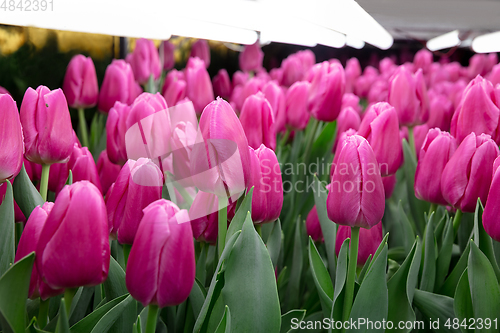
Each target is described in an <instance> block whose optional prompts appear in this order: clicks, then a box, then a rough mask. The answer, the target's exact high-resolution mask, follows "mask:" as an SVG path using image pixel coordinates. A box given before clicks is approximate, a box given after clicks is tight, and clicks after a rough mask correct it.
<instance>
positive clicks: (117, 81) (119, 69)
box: [97, 59, 142, 113]
mask: <svg viewBox="0 0 500 333" xmlns="http://www.w3.org/2000/svg"><path fill="white" fill-rule="evenodd" d="M141 92H142V89H141V87H140V86H139V84H137V82H135V78H134V73H133V72H132V68H131V67H130V65H129V64H128V63H126V62H125V60H116V59H115V60H113V61H112V62H111V64H110V65H109V66H108V68H106V72H105V73H104V80H103V81H102V86H101V91H100V93H99V102H98V104H97V108H98V109H99V110H100V111H102V112H104V113H108V111H109V109H111V108H112V107H113V105H115V102H117V101H118V102H122V103H124V104H127V105H128V104H132V102H133V101H134V99H135V98H136V97H137V96H139V94H140V93H141Z"/></svg>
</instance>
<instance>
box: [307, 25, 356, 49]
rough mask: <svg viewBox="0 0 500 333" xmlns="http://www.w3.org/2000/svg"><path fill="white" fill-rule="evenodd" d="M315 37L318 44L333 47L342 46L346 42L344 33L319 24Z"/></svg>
mask: <svg viewBox="0 0 500 333" xmlns="http://www.w3.org/2000/svg"><path fill="white" fill-rule="evenodd" d="M315 37H316V40H317V41H318V44H321V45H325V46H330V47H334V48H337V49H339V48H341V47H344V46H345V44H346V36H345V35H344V34H341V33H340V32H337V31H334V30H331V29H328V28H323V27H320V26H318V29H317V34H316V36H315ZM363 44H364V43H363Z"/></svg>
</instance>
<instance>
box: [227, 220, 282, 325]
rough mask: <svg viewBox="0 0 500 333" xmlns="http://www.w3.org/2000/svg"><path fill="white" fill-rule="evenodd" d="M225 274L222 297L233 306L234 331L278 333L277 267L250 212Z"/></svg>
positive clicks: (279, 320) (230, 306)
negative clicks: (256, 228) (275, 268)
mask: <svg viewBox="0 0 500 333" xmlns="http://www.w3.org/2000/svg"><path fill="white" fill-rule="evenodd" d="M224 275H225V277H224V279H225V283H224V288H223V289H222V296H223V297H224V301H225V303H226V305H227V306H229V308H230V309H231V331H232V332H238V333H244V332H269V333H272V332H279V330H280V327H281V310H280V304H279V298H278V289H277V287H276V277H275V274H274V268H273V264H272V262H271V258H270V257H269V253H268V252H267V249H266V246H265V245H264V242H263V241H262V239H261V238H260V236H259V234H258V233H257V232H256V231H255V228H254V226H253V223H252V219H251V217H250V213H248V215H247V218H246V220H245V223H244V225H243V230H242V232H241V235H240V237H239V238H238V240H237V241H236V243H235V245H234V248H233V250H232V251H231V254H230V255H229V258H228V259H227V262H226V271H225V273H224ZM252 305H254V306H252ZM256 318H258V320H256Z"/></svg>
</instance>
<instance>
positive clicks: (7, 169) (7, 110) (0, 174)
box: [0, 94, 24, 184]
mask: <svg viewBox="0 0 500 333" xmlns="http://www.w3.org/2000/svg"><path fill="white" fill-rule="evenodd" d="M0 114H1V115H2V116H1V119H2V121H1V122H0V147H2V149H0V184H1V183H3V182H4V181H5V180H7V179H11V178H13V177H15V176H16V175H17V174H18V173H19V171H20V170H21V167H22V164H23V154H24V142H23V130H22V127H21V121H20V120H19V112H18V111H17V106H16V102H14V100H13V99H12V97H11V96H10V95H8V94H0Z"/></svg>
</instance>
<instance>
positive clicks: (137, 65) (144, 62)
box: [129, 38, 161, 84]
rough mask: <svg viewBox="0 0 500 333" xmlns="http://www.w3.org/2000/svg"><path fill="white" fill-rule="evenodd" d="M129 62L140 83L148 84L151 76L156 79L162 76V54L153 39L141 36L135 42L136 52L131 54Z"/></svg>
mask: <svg viewBox="0 0 500 333" xmlns="http://www.w3.org/2000/svg"><path fill="white" fill-rule="evenodd" d="M129 63H130V67H132V71H133V72H134V77H135V79H136V80H137V82H139V83H140V84H146V83H147V82H148V80H149V78H150V76H153V79H154V80H158V79H159V78H160V74H161V64H160V56H159V54H158V50H157V48H156V46H155V44H154V42H153V41H152V40H149V39H145V38H139V39H138V40H137V41H136V43H135V49H134V52H132V53H131V54H130V59H129Z"/></svg>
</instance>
